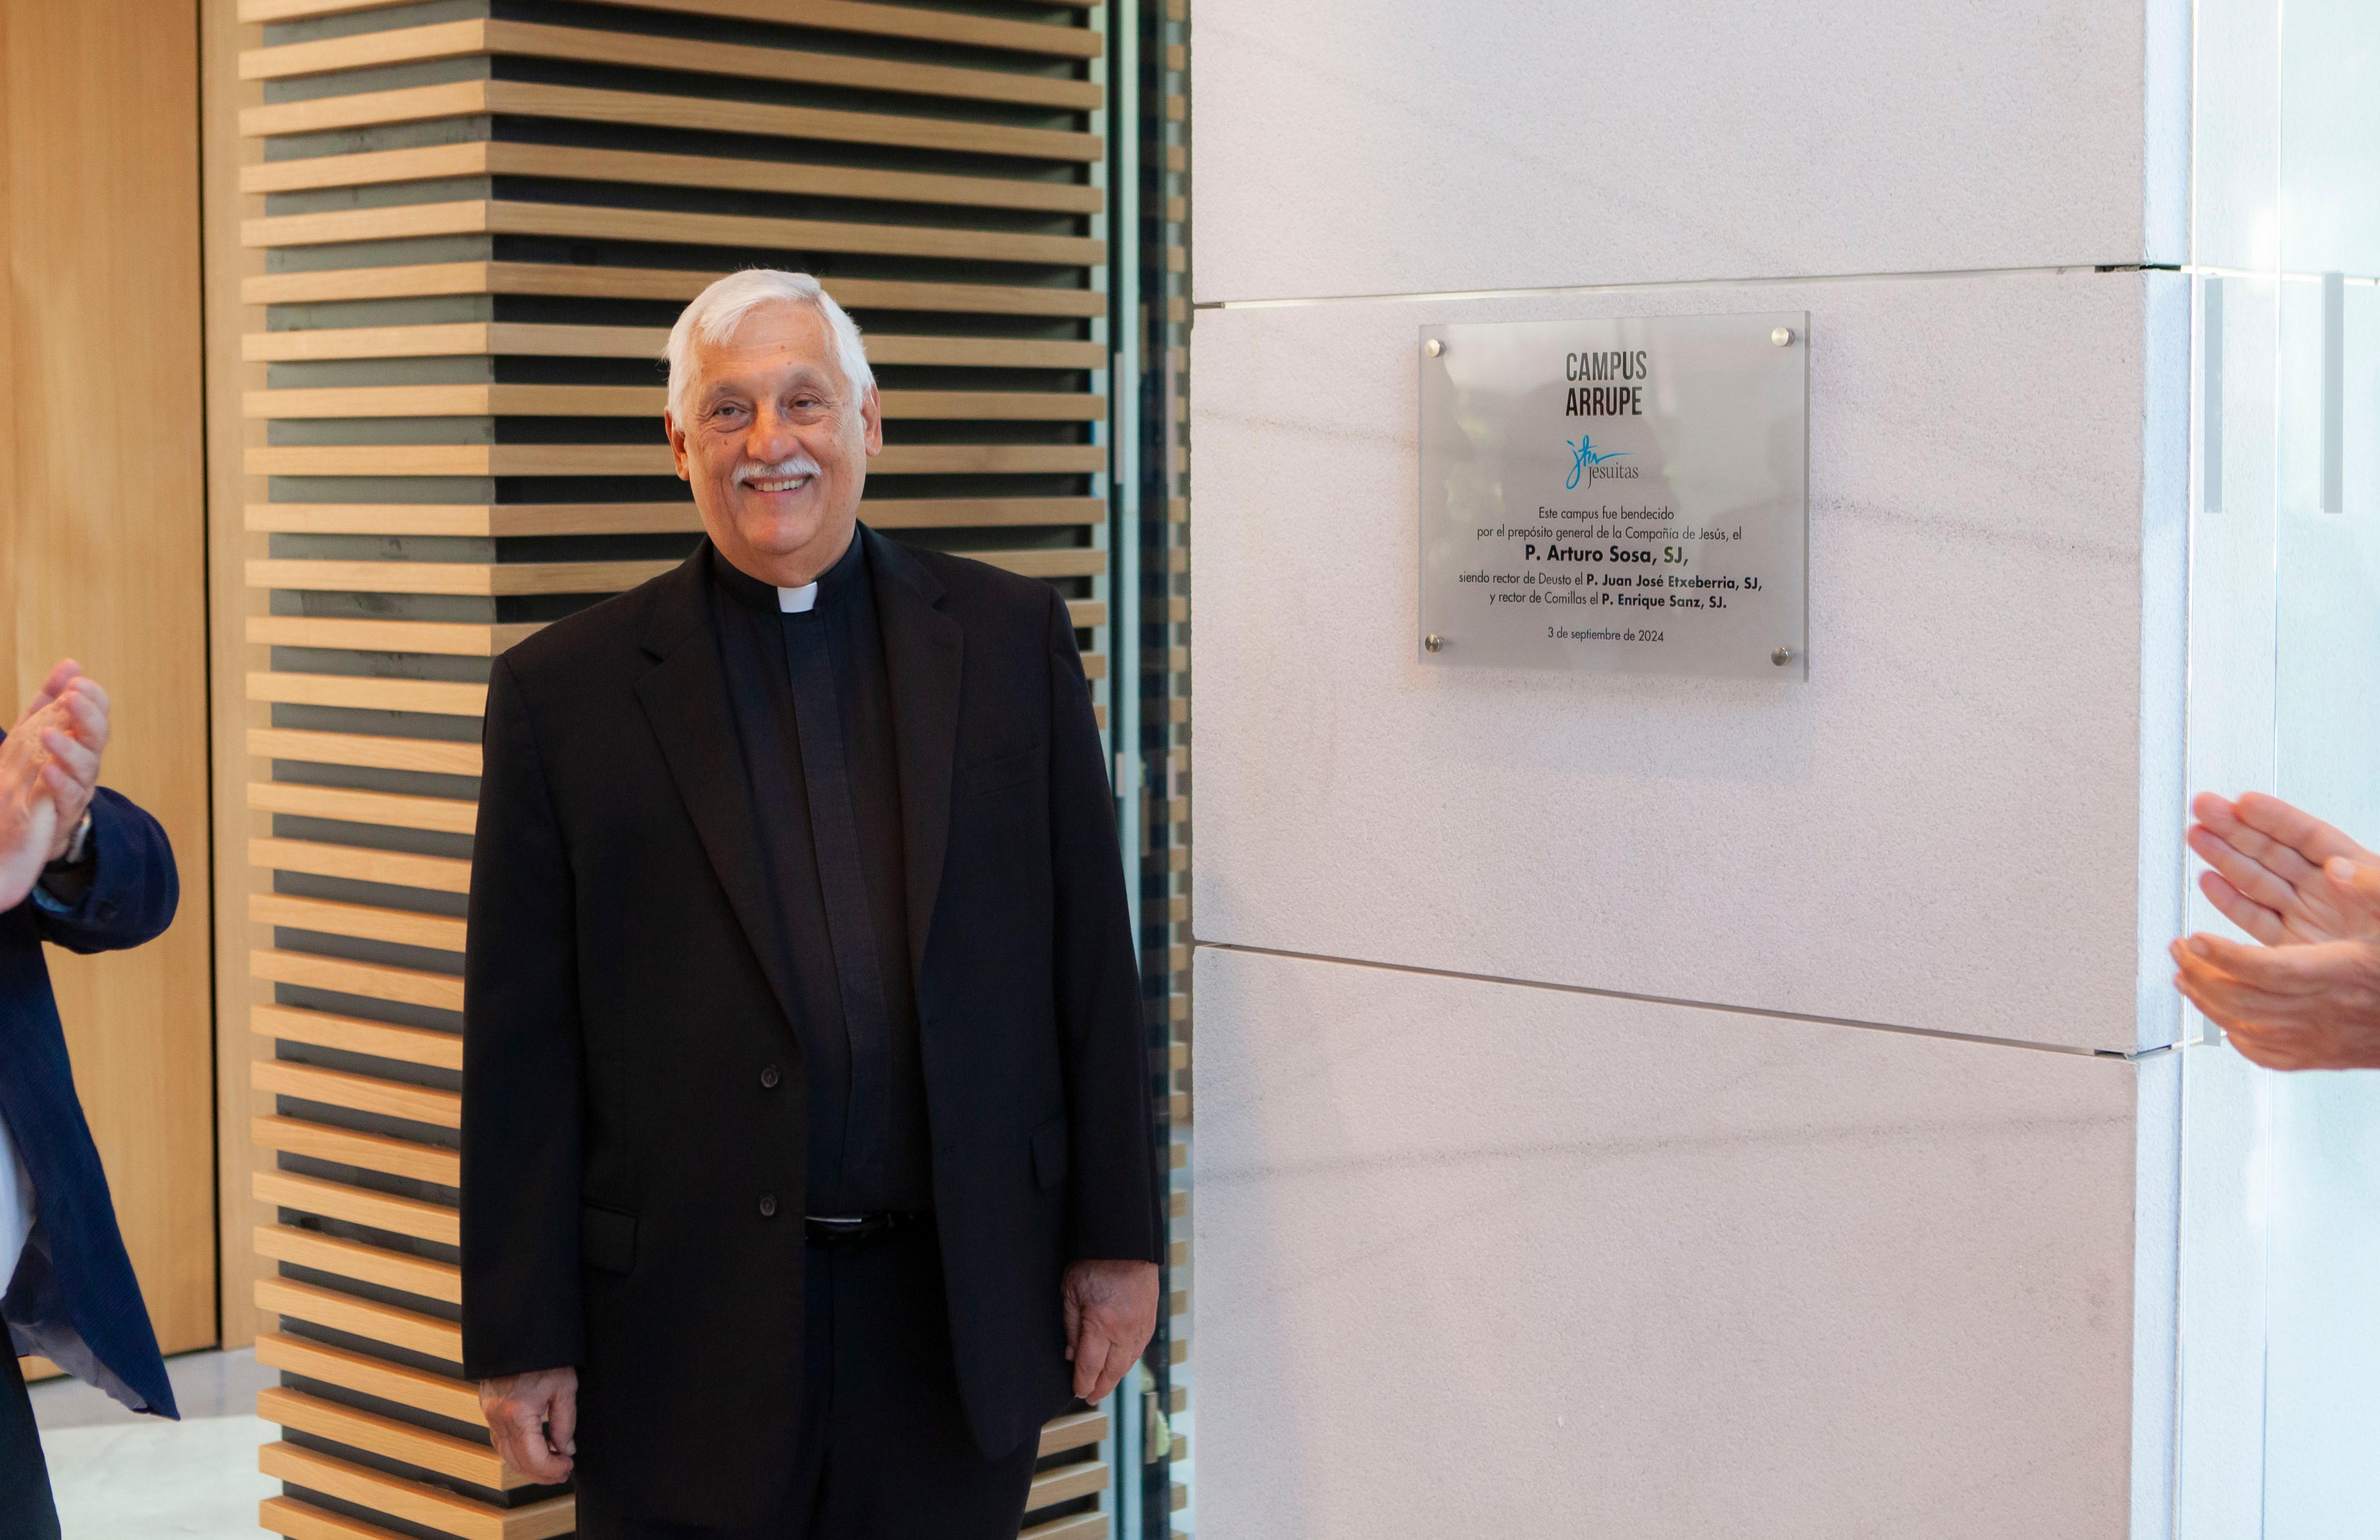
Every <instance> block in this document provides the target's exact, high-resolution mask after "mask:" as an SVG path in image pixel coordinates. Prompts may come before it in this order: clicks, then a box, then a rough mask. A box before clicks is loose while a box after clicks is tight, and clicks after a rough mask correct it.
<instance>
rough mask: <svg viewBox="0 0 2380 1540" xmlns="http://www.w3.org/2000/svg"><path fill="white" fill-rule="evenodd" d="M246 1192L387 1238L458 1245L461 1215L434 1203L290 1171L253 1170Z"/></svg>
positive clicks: (460, 1231)
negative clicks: (381, 1233)
mask: <svg viewBox="0 0 2380 1540" xmlns="http://www.w3.org/2000/svg"><path fill="white" fill-rule="evenodd" d="M249 1188H250V1190H251V1191H252V1192H254V1193H255V1194H256V1197H257V1200H258V1201H259V1202H261V1203H269V1204H273V1206H275V1207H281V1208H288V1209H294V1210H296V1211H297V1212H298V1213H301V1214H319V1215H321V1216H322V1218H323V1219H345V1220H346V1221H347V1222H348V1223H349V1224H359V1225H365V1226H369V1227H370V1228H371V1229H373V1230H384V1231H388V1232H389V1233H390V1234H392V1235H410V1236H412V1237H413V1238H414V1239H415V1240H417V1241H434V1242H436V1243H438V1244H440V1245H443V1246H457V1245H461V1244H462V1243H463V1216H462V1214H461V1213H460V1212H459V1211H457V1210H455V1209H453V1208H448V1207H443V1206H442V1205H439V1204H434V1203H423V1202H420V1201H419V1199H415V1198H401V1197H398V1196H397V1195H396V1194H394V1193H382V1192H375V1191H374V1190H373V1189H371V1188H370V1187H355V1186H350V1185H349V1184H347V1183H346V1182H324V1181H322V1179H321V1178H320V1177H311V1176H299V1175H298V1174H297V1173H296V1172H295V1171H258V1172H255V1173H254V1174H253V1176H252V1177H251V1179H250V1182H249Z"/></svg>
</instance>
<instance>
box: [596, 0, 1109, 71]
mask: <svg viewBox="0 0 2380 1540" xmlns="http://www.w3.org/2000/svg"><path fill="white" fill-rule="evenodd" d="M597 3H598V4H600V5H621V6H625V5H636V6H642V7H644V8H645V9H647V10H656V11H684V12H686V13H688V14H691V15H695V16H727V17H735V18H740V19H742V20H745V21H767V22H774V23H776V24H778V25H780V26H786V27H817V28H820V29H824V30H834V31H849V32H872V33H875V34H876V35H878V36H880V37H898V38H918V39H923V40H925V41H927V42H948V43H964V44H969V45H972V46H974V47H977V48H1004V49H1008V50H1010V51H1011V52H1014V53H1021V54H1053V55H1060V56H1062V57H1065V58H1076V59H1096V58H1098V57H1099V55H1100V54H1101V53H1102V52H1104V51H1105V49H1106V47H1107V42H1106V39H1105V38H1104V37H1102V36H1101V34H1100V33H1099V31H1098V30H1095V29H1092V28H1088V27H1053V26H1050V25H1049V24H1047V23H1045V22H1038V21H1001V20H993V19H990V18H983V17H977V16H969V15H966V14H965V13H963V12H957V11H945V10H933V9H929V8H927V7H925V6H884V5H868V4H861V3H858V0H597ZM1058 3H1059V4H1061V5H1066V6H1075V8H1076V9H1078V10H1090V9H1093V8H1094V7H1095V6H1097V4H1098V0H1058Z"/></svg>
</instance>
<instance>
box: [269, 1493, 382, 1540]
mask: <svg viewBox="0 0 2380 1540" xmlns="http://www.w3.org/2000/svg"><path fill="white" fill-rule="evenodd" d="M256 1522H257V1526H258V1527H259V1528H260V1529H262V1530H263V1531H264V1532H265V1533H266V1534H278V1535H282V1536H284V1537H285V1540H414V1537H413V1536H412V1535H409V1534H398V1533H397V1532H396V1531H395V1530H393V1529H386V1528H383V1527H382V1526H381V1525H379V1524H368V1523H365V1522H363V1521H362V1520H360V1519H350V1518H348V1517H347V1516H346V1514H344V1513H334V1512H332V1511H331V1510H329V1509H326V1508H316V1507H315V1506H314V1505H313V1504H312V1503H309V1502H299V1501H298V1500H297V1498H265V1499H264V1500H263V1501H262V1502H261V1503H259V1504H257V1505H256Z"/></svg>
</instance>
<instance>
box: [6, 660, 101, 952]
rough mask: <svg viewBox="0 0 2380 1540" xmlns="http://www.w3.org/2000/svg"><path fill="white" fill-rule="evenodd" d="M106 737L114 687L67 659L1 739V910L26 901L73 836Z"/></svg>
mask: <svg viewBox="0 0 2380 1540" xmlns="http://www.w3.org/2000/svg"><path fill="white" fill-rule="evenodd" d="M107 739H108V699H107V692H106V691H104V690H103V689H101V688H100V687H99V685H98V684H97V683H95V682H94V681H92V680H91V679H89V678H86V677H85V676H84V674H83V672H82V667H81V665H80V664H79V663H77V662H76V661H74V660H73V659H71V658H68V659H64V660H61V661H59V663H58V665H57V666H56V667H55V668H54V669H52V670H51V671H50V676H49V678H48V679H46V680H44V681H43V682H42V687H41V689H40V690H39V691H38V692H37V693H36V694H35V695H34V697H33V698H32V700H31V701H30V702H29V703H28V704H27V705H26V707H25V709H24V711H23V712H22V714H20V715H19V716H18V718H17V721H16V724H15V725H14V726H13V727H11V728H10V729H9V730H8V736H7V738H6V741H5V742H0V910H6V909H14V908H15V907H16V906H17V905H18V904H19V903H23V902H24V901H25V897H26V895H27V894H28V893H30V892H31V891H33V884H34V883H35V882H38V881H39V880H41V876H42V868H43V867H46V866H48V865H49V864H50V863H51V862H53V861H55V860H56V859H58V858H59V857H60V856H62V855H65V854H66V853H67V847H68V846H69V845H70V844H71V843H73V840H74V831H75V828H76V826H77V825H78V824H79V823H80V822H81V821H82V816H83V814H84V812H85V811H87V810H88V809H89V808H90V806H91V797H92V795H93V794H95V793H96V792H97V790H98V788H99V765H100V757H101V755H102V754H103V752H104V751H105V750H106V748H107Z"/></svg>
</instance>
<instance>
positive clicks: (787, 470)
mask: <svg viewBox="0 0 2380 1540" xmlns="http://www.w3.org/2000/svg"><path fill="white" fill-rule="evenodd" d="M819 474H820V467H819V463H818V462H817V461H816V460H813V459H811V458H810V457H809V456H808V455H795V456H794V457H793V458H792V459H790V460H779V461H778V462H777V463H776V464H774V465H767V466H738V467H735V481H736V484H737V485H738V486H741V485H743V484H744V483H745V482H747V481H782V480H783V479H786V478H787V477H792V476H817V475H819Z"/></svg>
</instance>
